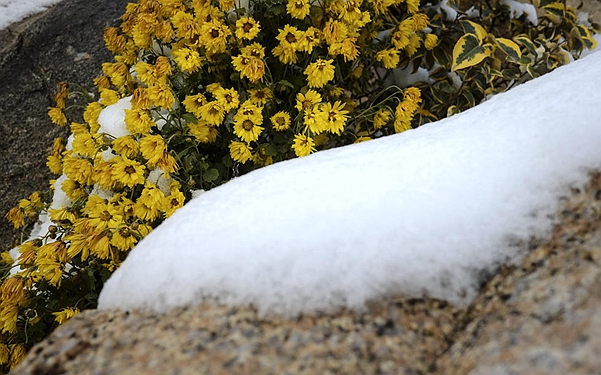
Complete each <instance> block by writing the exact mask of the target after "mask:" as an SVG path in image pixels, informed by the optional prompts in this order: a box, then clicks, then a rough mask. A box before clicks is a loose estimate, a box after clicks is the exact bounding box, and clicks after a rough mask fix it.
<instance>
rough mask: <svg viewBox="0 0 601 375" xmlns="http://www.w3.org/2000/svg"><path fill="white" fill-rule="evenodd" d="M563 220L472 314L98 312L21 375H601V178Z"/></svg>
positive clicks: (42, 351)
mask: <svg viewBox="0 0 601 375" xmlns="http://www.w3.org/2000/svg"><path fill="white" fill-rule="evenodd" d="M558 220H559V222H558V224H557V226H556V228H555V229H554V232H553V237H552V238H551V239H550V240H549V241H547V242H544V243H542V244H541V245H540V246H538V247H536V248H535V249H534V250H533V251H532V252H531V253H530V254H528V255H527V256H526V257H525V258H524V259H523V261H522V263H521V265H517V266H508V267H505V268H503V269H501V270H500V271H499V272H498V273H497V274H496V275H495V276H494V277H493V278H492V280H491V281H490V282H489V283H488V284H486V285H484V286H483V288H482V291H481V293H480V295H479V297H478V298H477V299H476V300H475V301H474V303H473V304H472V305H471V306H470V307H469V308H468V309H466V310H459V309H456V308H454V307H452V306H449V305H448V304H445V303H441V302H439V301H434V300H415V299H414V300H407V299H403V298H401V297H398V298H391V299H389V300H385V301H378V302H375V303H372V304H371V305H370V306H369V309H368V310H367V311H366V312H363V313H352V312H349V311H343V312H340V313H338V314H336V315H329V316H320V317H311V316H303V317H300V318H298V319H284V318H270V319H261V318H260V317H258V316H257V314H256V312H255V311H254V310H252V309H250V308H233V307H224V306H215V305H211V304H204V305H201V306H198V307H195V308H186V309H176V310H173V311H171V312H170V313H167V314H165V315H157V314H154V313H148V312H140V311H131V312H120V311H87V312H84V313H82V314H80V315H78V316H77V317H75V318H74V319H72V320H71V321H70V322H68V323H67V324H65V325H63V326H62V327H60V328H59V329H57V330H56V331H55V332H54V333H53V334H52V335H51V336H50V338H49V339H47V340H46V341H45V342H42V343H41V344H39V345H37V346H36V347H34V349H33V350H32V351H31V353H30V355H29V356H28V357H27V358H26V360H25V361H24V363H22V364H21V366H19V367H18V368H16V369H15V371H14V373H15V374H31V375H39V374H65V375H70V374H73V375H75V374H77V375H87V374H90V375H92V374H94V375H108V374H228V375H234V374H430V373H432V374H441V375H442V374H457V375H459V374H469V375H505V374H507V375H509V374H513V375H515V374H524V375H525V374H528V375H537V374H541V375H542V374H545V375H551V374H557V375H559V374H561V375H565V374H573V375H579V374H582V375H584V374H587V375H591V374H601V174H597V175H595V176H594V177H593V178H592V179H591V184H590V185H589V186H588V187H587V189H586V190H582V191H578V190H576V191H574V192H573V194H572V196H571V197H570V198H569V199H567V198H566V199H565V200H564V202H563V208H562V209H561V211H560V212H559V213H558Z"/></svg>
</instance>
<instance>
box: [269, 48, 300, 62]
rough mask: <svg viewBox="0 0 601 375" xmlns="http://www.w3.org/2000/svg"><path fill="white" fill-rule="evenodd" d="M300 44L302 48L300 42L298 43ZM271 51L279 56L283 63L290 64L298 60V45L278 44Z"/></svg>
mask: <svg viewBox="0 0 601 375" xmlns="http://www.w3.org/2000/svg"><path fill="white" fill-rule="evenodd" d="M298 46H299V48H300V44H298ZM299 50H300V49H299ZM271 53H273V55H274V56H275V57H277V58H278V60H280V62H281V63H282V64H287V65H290V64H294V63H296V62H297V61H298V56H296V47H290V46H283V45H282V44H278V45H277V46H275V47H274V48H273V49H272V50H271Z"/></svg>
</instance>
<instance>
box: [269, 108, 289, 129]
mask: <svg viewBox="0 0 601 375" xmlns="http://www.w3.org/2000/svg"><path fill="white" fill-rule="evenodd" d="M270 120H271V124H272V125H273V128H274V129H275V130H277V131H284V130H286V129H289V128H290V115H289V114H288V112H284V111H279V112H278V113H276V114H275V115H273V116H271V118H270Z"/></svg>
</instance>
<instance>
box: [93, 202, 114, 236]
mask: <svg viewBox="0 0 601 375" xmlns="http://www.w3.org/2000/svg"><path fill="white" fill-rule="evenodd" d="M88 218H89V219H90V220H89V221H88V223H89V225H90V227H92V228H94V230H98V231H101V230H103V229H107V228H108V229H116V228H118V227H119V226H120V225H121V223H122V222H123V215H121V214H120V212H119V211H118V210H117V208H115V207H114V206H113V205H110V204H106V203H103V204H99V205H96V206H95V207H94V209H93V210H91V211H90V212H89V213H88Z"/></svg>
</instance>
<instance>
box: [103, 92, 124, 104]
mask: <svg viewBox="0 0 601 375" xmlns="http://www.w3.org/2000/svg"><path fill="white" fill-rule="evenodd" d="M119 99H121V96H120V95H119V93H118V92H117V91H115V90H110V89H104V90H100V103H101V104H102V105H104V106H109V105H111V104H115V103H117V102H118V101H119Z"/></svg>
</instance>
